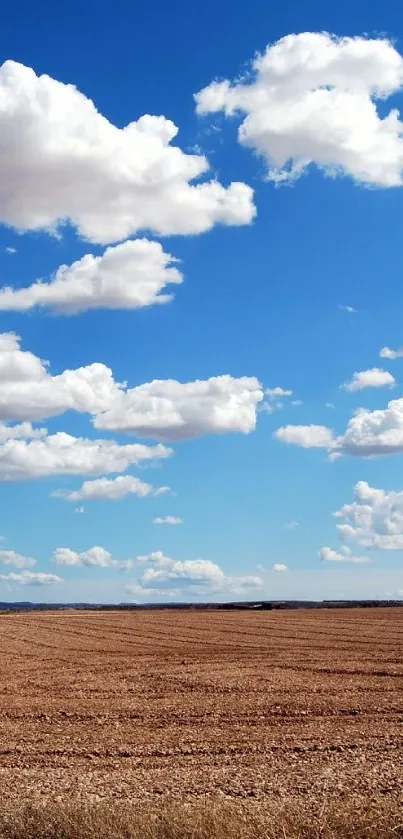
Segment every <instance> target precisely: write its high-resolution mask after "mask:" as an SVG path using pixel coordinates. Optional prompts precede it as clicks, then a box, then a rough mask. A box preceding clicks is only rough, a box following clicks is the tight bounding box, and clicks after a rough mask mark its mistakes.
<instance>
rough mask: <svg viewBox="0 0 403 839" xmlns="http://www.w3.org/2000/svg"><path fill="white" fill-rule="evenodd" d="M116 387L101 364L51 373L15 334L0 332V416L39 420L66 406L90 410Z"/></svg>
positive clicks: (105, 401) (105, 400) (98, 406)
mask: <svg viewBox="0 0 403 839" xmlns="http://www.w3.org/2000/svg"><path fill="white" fill-rule="evenodd" d="M119 388H120V385H118V384H116V383H115V381H114V379H113V375H112V371H111V370H110V369H109V368H108V367H106V366H105V365H104V364H97V363H95V364H89V365H88V366H86V367H79V368H78V369H76V370H65V371H64V372H63V373H61V374H60V375H57V376H52V375H51V374H50V373H49V370H48V364H47V363H46V362H44V361H42V359H40V358H38V357H37V356H36V355H34V354H33V353H31V352H27V351H24V350H22V349H21V347H20V338H19V336H18V335H15V334H14V333H11V332H6V333H0V420H20V419H22V420H39V419H42V418H44V417H50V416H57V415H58V414H61V413H63V412H64V411H67V410H69V409H70V410H76V411H81V412H89V413H93V412H96V411H97V410H101V409H102V408H103V407H104V406H105V404H108V403H109V401H110V400H111V399H112V398H113V396H114V395H115V394H116V393H117V392H119Z"/></svg>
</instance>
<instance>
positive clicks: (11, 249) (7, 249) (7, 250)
mask: <svg viewBox="0 0 403 839" xmlns="http://www.w3.org/2000/svg"><path fill="white" fill-rule="evenodd" d="M4 250H5V252H6V253H8V254H10V256H12V255H13V254H15V253H17V248H10V247H8V248H5V249H4Z"/></svg>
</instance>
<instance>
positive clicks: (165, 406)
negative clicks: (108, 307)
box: [0, 333, 263, 471]
mask: <svg viewBox="0 0 403 839" xmlns="http://www.w3.org/2000/svg"><path fill="white" fill-rule="evenodd" d="M262 398H263V393H262V389H261V386H260V383H259V381H258V379H256V378H255V377H253V376H250V377H248V376H243V377H240V378H238V379H236V378H234V377H233V376H230V375H224V376H216V377H213V378H210V379H207V380H205V381H202V380H196V381H194V382H178V381H176V380H174V379H167V380H155V381H152V382H148V383H146V384H143V385H138V386H137V387H133V388H128V387H127V386H126V384H125V383H119V382H116V381H115V380H114V378H113V373H112V371H111V370H110V369H109V367H106V366H105V365H104V364H100V363H94V364H89V365H87V366H85V367H79V368H77V369H75V370H64V371H63V372H62V373H60V374H59V375H56V376H52V375H51V373H50V372H49V365H48V364H47V363H46V362H44V361H42V359H40V358H38V357H37V356H35V355H34V354H33V353H30V352H26V351H23V350H22V349H21V347H20V338H19V337H18V336H17V335H15V334H14V333H0V421H11V420H20V419H23V420H39V419H42V418H44V417H50V416H57V415H59V414H62V413H64V412H65V411H67V410H74V411H79V412H82V413H89V414H91V415H92V417H93V424H94V426H95V427H96V428H105V429H108V430H116V431H124V432H127V433H134V434H137V435H139V436H143V437H154V438H160V439H166V440H176V439H178V440H179V439H184V438H189V437H198V436H200V435H202V434H209V433H215V434H220V433H226V432H231V431H232V432H235V431H238V432H242V433H245V434H248V433H249V432H250V431H253V430H254V428H255V425H256V411H257V405H258V403H259V402H260V401H261V399H262ZM108 471H115V470H108Z"/></svg>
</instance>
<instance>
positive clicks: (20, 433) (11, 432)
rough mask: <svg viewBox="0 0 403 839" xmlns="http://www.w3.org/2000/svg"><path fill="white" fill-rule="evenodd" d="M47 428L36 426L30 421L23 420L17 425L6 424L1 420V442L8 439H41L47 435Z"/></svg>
mask: <svg viewBox="0 0 403 839" xmlns="http://www.w3.org/2000/svg"><path fill="white" fill-rule="evenodd" d="M46 433H47V432H46V428H34V427H33V426H32V425H31V423H30V422H21V423H17V424H16V425H6V423H4V422H0V443H5V442H6V440H19V439H22V440H40V439H41V438H43V437H46Z"/></svg>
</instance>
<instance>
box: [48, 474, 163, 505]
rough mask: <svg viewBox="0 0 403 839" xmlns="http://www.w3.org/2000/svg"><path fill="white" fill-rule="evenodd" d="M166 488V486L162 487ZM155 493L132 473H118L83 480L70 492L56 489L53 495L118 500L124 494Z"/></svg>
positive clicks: (78, 499) (82, 499) (155, 493)
mask: <svg viewBox="0 0 403 839" xmlns="http://www.w3.org/2000/svg"><path fill="white" fill-rule="evenodd" d="M163 489H168V487H163ZM150 494H151V495H157V494H160V493H158V490H155V489H154V487H153V486H152V485H151V484H147V483H146V482H145V481H141V480H140V478H136V477H134V476H133V475H118V477H117V478H97V479H96V480H95V481H84V483H83V485H82V486H81V487H80V489H77V490H74V491H72V492H68V491H67V492H65V491H64V490H56V492H54V493H53V495H55V496H58V497H62V498H65V499H66V501H90V500H106V501H119V500H120V499H121V498H125V496H126V495H137V496H138V497H139V498H144V496H146V495H150Z"/></svg>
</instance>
